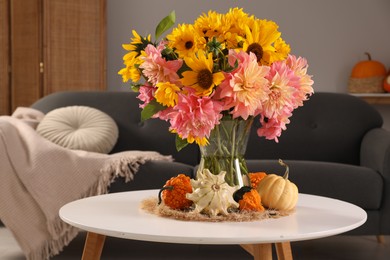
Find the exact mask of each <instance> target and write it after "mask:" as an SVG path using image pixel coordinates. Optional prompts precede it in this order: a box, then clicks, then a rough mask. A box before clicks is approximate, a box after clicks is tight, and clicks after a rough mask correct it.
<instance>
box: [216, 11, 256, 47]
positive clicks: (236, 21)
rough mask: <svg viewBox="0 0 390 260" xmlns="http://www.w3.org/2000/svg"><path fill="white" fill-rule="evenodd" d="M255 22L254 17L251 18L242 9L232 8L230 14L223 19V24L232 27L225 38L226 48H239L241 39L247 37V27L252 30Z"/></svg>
mask: <svg viewBox="0 0 390 260" xmlns="http://www.w3.org/2000/svg"><path fill="white" fill-rule="evenodd" d="M254 20H255V18H254V16H253V15H252V16H249V15H248V14H247V13H245V12H244V11H243V10H242V8H240V9H239V8H237V7H235V8H233V9H232V8H230V9H229V12H227V13H226V15H224V16H223V17H222V23H223V24H227V25H229V26H230V28H229V30H228V31H227V32H226V33H225V36H224V37H225V39H226V44H227V46H226V47H227V48H229V49H235V48H237V47H238V43H239V41H240V39H241V38H242V37H244V36H245V26H246V25H247V26H249V28H251V27H252V24H253V23H254Z"/></svg>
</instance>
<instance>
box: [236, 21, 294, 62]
mask: <svg viewBox="0 0 390 260" xmlns="http://www.w3.org/2000/svg"><path fill="white" fill-rule="evenodd" d="M245 31H246V39H244V44H243V49H244V51H246V52H247V53H249V52H253V53H254V54H255V55H256V57H257V61H258V62H259V63H260V64H263V65H271V63H272V62H273V61H276V60H280V57H278V55H279V54H278V53H277V52H276V48H275V47H274V43H275V42H276V41H277V40H278V39H279V38H280V35H281V33H280V32H279V31H278V25H277V24H276V23H275V22H273V21H267V20H256V21H255V22H254V23H253V26H252V27H251V28H250V27H249V26H248V25H246V29H245ZM282 49H283V50H284V51H285V50H286V49H285V48H282ZM286 56H287V55H286Z"/></svg>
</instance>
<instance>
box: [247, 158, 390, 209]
mask: <svg viewBox="0 0 390 260" xmlns="http://www.w3.org/2000/svg"><path fill="white" fill-rule="evenodd" d="M285 163H286V164H287V165H289V168H290V174H289V179H290V180H291V181H292V182H294V183H295V184H296V185H297V186H298V189H299V192H300V193H307V194H314V195H320V196H326V197H330V198H335V199H340V200H343V201H347V202H350V203H353V204H355V205H357V206H359V207H361V208H363V209H365V210H377V209H379V208H380V205H381V198H382V194H383V185H384V184H383V178H382V177H381V175H380V174H379V173H378V172H376V171H374V170H372V169H369V168H366V167H360V166H354V165H347V164H340V163H328V162H314V161H294V160H285ZM247 166H248V170H249V171H250V172H256V171H265V172H267V173H276V174H279V175H283V174H284V171H285V169H284V167H282V166H280V165H279V164H278V161H277V160H247Z"/></svg>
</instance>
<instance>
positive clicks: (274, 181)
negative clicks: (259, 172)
mask: <svg viewBox="0 0 390 260" xmlns="http://www.w3.org/2000/svg"><path fill="white" fill-rule="evenodd" d="M279 164H280V165H282V166H285V167H286V172H285V174H284V176H283V177H282V176H278V175H276V174H268V175H267V176H266V177H265V178H264V179H263V180H262V181H261V182H260V183H259V185H258V186H257V191H258V193H259V194H260V197H261V201H262V203H263V205H264V206H265V207H267V208H269V209H276V210H283V211H284V210H285V211H288V210H292V209H293V208H294V207H295V206H296V204H297V201H298V188H297V186H296V185H295V184H294V183H292V182H290V181H289V180H288V174H289V167H288V166H287V165H286V164H285V163H284V162H283V161H282V160H280V159H279Z"/></svg>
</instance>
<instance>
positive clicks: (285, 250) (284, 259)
mask: <svg viewBox="0 0 390 260" xmlns="http://www.w3.org/2000/svg"><path fill="white" fill-rule="evenodd" d="M275 248H276V254H277V255H278V260H292V259H293V257H292V252H291V245H290V242H283V243H275Z"/></svg>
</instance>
